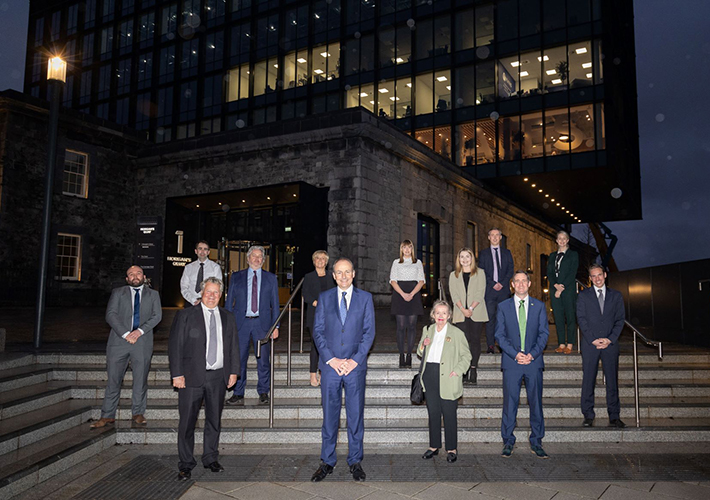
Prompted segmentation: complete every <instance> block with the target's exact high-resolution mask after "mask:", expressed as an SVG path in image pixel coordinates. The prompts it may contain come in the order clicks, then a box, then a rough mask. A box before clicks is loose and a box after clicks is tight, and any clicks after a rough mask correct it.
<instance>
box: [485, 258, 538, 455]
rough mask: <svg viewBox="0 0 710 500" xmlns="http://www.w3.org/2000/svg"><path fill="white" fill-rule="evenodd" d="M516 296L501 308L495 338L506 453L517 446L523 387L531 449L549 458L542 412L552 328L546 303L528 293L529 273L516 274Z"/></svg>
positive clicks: (504, 449)
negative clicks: (544, 445)
mask: <svg viewBox="0 0 710 500" xmlns="http://www.w3.org/2000/svg"><path fill="white" fill-rule="evenodd" d="M513 288H514V290H515V295H513V297H511V298H509V299H508V300H506V301H504V302H502V303H501V304H500V306H499V307H498V318H497V322H496V340H497V341H498V345H499V346H500V348H501V350H502V351H503V355H502V356H501V370H502V371H503V419H502V422H501V435H502V436H503V453H502V455H503V456H504V457H505V458H508V457H510V455H511V454H512V453H513V446H514V445H515V436H514V435H513V431H514V430H515V419H516V417H517V415H518V404H519V402H520V386H521V384H522V382H523V380H525V390H526V391H527V396H528V406H529V407H530V450H531V451H532V452H533V453H534V454H535V455H537V456H538V457H539V458H548V456H547V453H545V450H543V449H542V438H543V437H544V436H545V420H544V417H543V415H542V371H543V369H544V368H545V364H544V362H543V360H542V352H543V351H544V349H545V346H546V345H547V337H548V336H549V335H550V328H549V325H548V323H547V311H545V304H544V303H543V302H540V301H539V300H536V299H533V298H532V297H530V296H529V295H528V290H529V289H530V276H528V273H526V272H525V271H516V272H515V274H514V275H513Z"/></svg>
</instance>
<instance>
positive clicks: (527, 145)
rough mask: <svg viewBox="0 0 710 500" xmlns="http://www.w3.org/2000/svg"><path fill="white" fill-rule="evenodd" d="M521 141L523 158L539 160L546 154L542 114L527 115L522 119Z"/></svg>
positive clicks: (538, 112)
mask: <svg viewBox="0 0 710 500" xmlns="http://www.w3.org/2000/svg"><path fill="white" fill-rule="evenodd" d="M520 123H521V125H520V133H519V137H518V139H519V141H520V153H521V156H522V157H523V158H539V157H540V156H542V155H543V154H544V150H545V148H544V141H543V139H544V137H543V121H542V112H541V111H536V112H535V113H527V114H525V115H523V116H522V117H521V122H520Z"/></svg>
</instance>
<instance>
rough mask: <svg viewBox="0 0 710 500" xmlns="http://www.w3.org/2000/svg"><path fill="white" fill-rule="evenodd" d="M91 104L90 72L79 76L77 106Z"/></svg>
mask: <svg viewBox="0 0 710 500" xmlns="http://www.w3.org/2000/svg"><path fill="white" fill-rule="evenodd" d="M89 102H91V70H87V71H84V72H83V73H82V74H81V86H80V89H79V104H89Z"/></svg>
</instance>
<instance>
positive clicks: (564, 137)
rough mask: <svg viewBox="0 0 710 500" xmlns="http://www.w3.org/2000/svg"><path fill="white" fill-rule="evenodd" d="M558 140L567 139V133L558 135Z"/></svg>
mask: <svg viewBox="0 0 710 500" xmlns="http://www.w3.org/2000/svg"><path fill="white" fill-rule="evenodd" d="M560 140H561V141H567V140H569V136H568V135H567V134H562V135H560Z"/></svg>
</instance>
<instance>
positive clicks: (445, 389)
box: [417, 323, 471, 400]
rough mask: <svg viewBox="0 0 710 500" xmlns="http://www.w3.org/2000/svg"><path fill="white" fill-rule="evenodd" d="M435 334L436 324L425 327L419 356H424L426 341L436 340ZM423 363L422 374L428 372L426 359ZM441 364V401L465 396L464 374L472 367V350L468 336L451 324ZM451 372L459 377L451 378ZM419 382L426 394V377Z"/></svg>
mask: <svg viewBox="0 0 710 500" xmlns="http://www.w3.org/2000/svg"><path fill="white" fill-rule="evenodd" d="M435 333H436V324H433V325H429V326H425V327H424V330H423V331H422V338H421V340H420V341H419V347H418V348H417V354H418V355H419V356H423V354H424V345H423V344H424V339H426V338H430V339H432V340H434V334H435ZM429 345H431V344H429ZM423 362H424V369H423V370H422V373H424V372H425V371H426V359H424V360H423ZM439 364H440V370H441V378H440V382H439V396H441V399H450V400H455V399H458V398H460V397H461V396H463V374H464V373H466V372H467V371H468V369H469V368H470V367H471V349H470V348H469V347H468V342H467V341H466V335H464V333H463V332H462V331H461V330H460V329H459V328H457V327H455V326H454V325H452V324H451V323H449V325H448V326H447V329H446V340H445V341H444V347H443V348H442V350H441V361H440V362H439ZM451 372H456V375H458V376H457V377H449V374H450V373H451ZM419 380H421V381H422V387H423V388H424V392H426V387H425V386H424V377H421V378H420V379H419Z"/></svg>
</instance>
